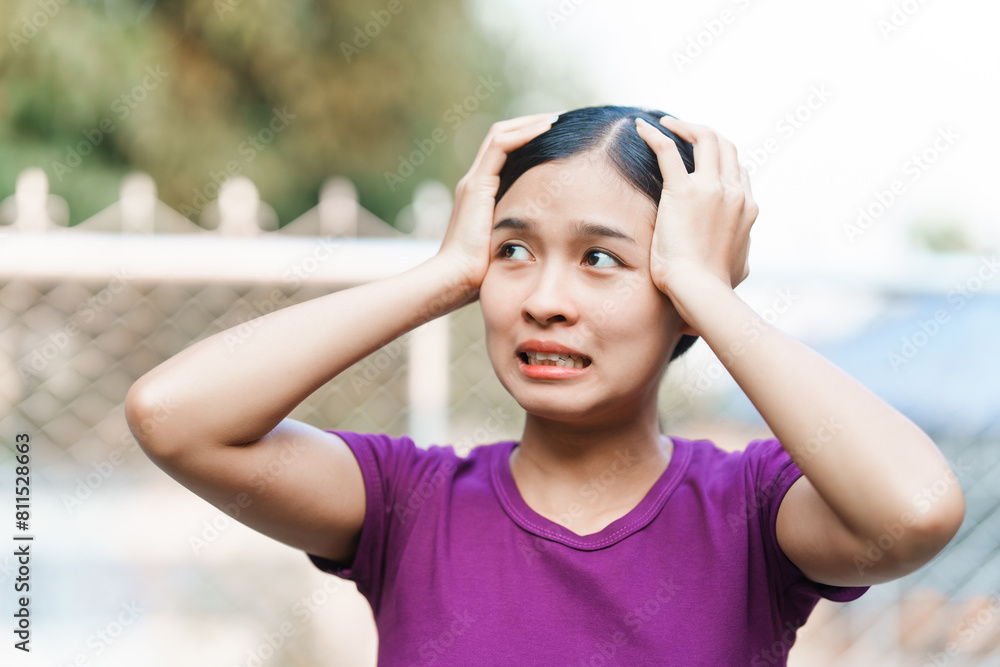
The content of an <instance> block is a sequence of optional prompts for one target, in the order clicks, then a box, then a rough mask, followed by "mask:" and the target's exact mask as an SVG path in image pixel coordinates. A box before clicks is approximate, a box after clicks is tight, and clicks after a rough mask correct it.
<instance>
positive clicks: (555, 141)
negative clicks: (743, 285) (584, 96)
mask: <svg viewBox="0 0 1000 667" xmlns="http://www.w3.org/2000/svg"><path fill="white" fill-rule="evenodd" d="M663 116H670V117H671V118H676V116H672V115H671V114H667V113H664V112H662V111H656V110H653V109H641V108H639V107H621V106H599V107H584V108H582V109H574V110H572V111H567V112H565V113H563V114H560V116H559V119H558V120H557V121H556V122H555V123H553V124H552V127H551V128H550V129H548V130H546V131H545V132H543V133H542V134H540V135H538V136H537V137H535V138H534V139H532V140H531V141H529V142H528V143H526V144H525V145H523V146H521V147H520V148H517V149H515V150H513V151H511V152H510V153H509V154H508V155H507V159H506V161H505V162H504V165H503V167H502V168H501V169H500V187H499V188H498V189H497V194H496V202H497V203H499V202H500V199H501V198H502V197H503V196H504V194H505V193H506V192H507V190H509V189H510V186H512V185H513V184H514V181H516V180H517V179H518V178H520V177H521V176H522V175H524V173H525V172H526V171H528V170H529V169H531V168H532V167H537V166H538V165H540V164H545V163H546V162H550V161H552V160H560V159H564V158H569V157H572V156H574V155H578V154H581V153H587V152H597V153H599V154H603V156H604V157H605V158H607V160H608V162H609V163H610V164H611V165H612V166H613V167H614V169H615V171H617V172H618V174H619V175H620V176H621V177H622V178H623V179H625V182H626V183H628V184H629V185H630V186H632V187H633V188H635V189H636V190H637V191H639V192H640V193H641V194H643V195H645V196H646V197H647V198H648V199H649V200H650V201H651V202H653V205H654V206H659V204H660V193H661V192H662V191H663V174H662V173H661V172H660V165H659V163H658V162H657V160H656V153H654V152H653V149H652V148H650V147H649V145H648V144H647V143H646V142H645V140H644V139H643V138H642V137H640V136H639V133H638V132H637V131H636V129H635V119H636V118H642V119H643V120H645V121H647V122H648V123H649V124H650V125H652V126H653V127H655V128H656V129H658V130H659V131H660V132H662V133H663V134H665V135H667V136H668V137H670V138H671V139H672V140H673V141H674V143H675V144H676V145H677V148H678V151H679V152H680V156H681V161H682V162H684V167H685V168H686V169H687V171H688V173H689V174H690V173H691V172H693V171H694V151H693V150H692V147H691V144H690V143H688V142H686V141H684V140H683V139H681V138H680V137H678V136H677V135H676V134H674V133H673V132H671V131H670V130H668V129H667V128H665V127H664V126H663V125H660V118H662V117H663ZM696 340H698V337H697V336H689V335H687V334H684V335H683V336H681V338H680V340H679V341H677V346H676V347H674V351H673V353H672V354H671V355H670V361H673V360H674V359H676V358H677V357H679V356H681V355H682V354H684V353H685V352H686V351H687V350H688V348H690V347H691V346H692V345H694V342H695V341H696Z"/></svg>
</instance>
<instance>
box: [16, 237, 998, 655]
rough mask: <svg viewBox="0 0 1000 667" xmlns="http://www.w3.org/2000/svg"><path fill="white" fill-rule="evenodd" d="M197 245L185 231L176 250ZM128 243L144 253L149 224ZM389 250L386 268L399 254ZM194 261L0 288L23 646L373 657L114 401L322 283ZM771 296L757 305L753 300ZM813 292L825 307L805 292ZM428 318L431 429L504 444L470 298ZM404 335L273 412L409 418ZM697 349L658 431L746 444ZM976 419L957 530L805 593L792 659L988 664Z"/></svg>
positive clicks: (405, 423)
mask: <svg viewBox="0 0 1000 667" xmlns="http://www.w3.org/2000/svg"><path fill="white" fill-rule="evenodd" d="M77 233H78V234H85V232H77ZM200 242H205V241H204V240H203V239H201V240H199V239H191V240H190V243H191V244H192V245H191V250H192V253H194V252H195V249H194V245H196V244H197V243H200ZM66 243H67V241H66V240H65V239H63V240H60V241H59V244H61V245H65V244H66ZM144 243H147V244H149V245H150V247H151V248H153V249H155V248H156V244H157V243H158V239H157V238H156V237H153V236H151V237H148V238H146V239H145V241H144ZM255 243H258V244H264V245H267V244H270V243H272V241H270V240H269V239H259V240H257V241H255ZM274 243H277V242H274ZM349 243H353V242H349ZM387 243H388V242H387ZM59 244H53V247H54V246H55V245H59ZM274 247H275V248H277V245H275V246H274ZM357 247H358V248H360V247H361V246H360V245H359V246H357ZM386 247H387V248H388V246H386ZM394 247H397V248H398V246H394ZM386 252H387V253H388V252H389V251H388V250H387V251H386ZM417 254H419V253H417ZM377 255H378V252H377V251H376V252H375V255H373V256H377ZM404 255H405V253H404ZM386 256H389V255H386ZM40 261H41V260H40ZM49 261H51V260H49ZM177 261H184V257H182V256H179V257H178V258H177ZM248 261H251V260H248ZM393 261H394V260H387V263H386V265H385V266H384V267H383V271H384V272H385V273H386V274H391V273H396V272H398V271H400V270H402V268H403V267H402V266H401V265H399V264H395V265H394V264H392V262H393ZM410 263H411V264H415V263H417V262H416V261H415V260H414V259H413V257H411V262H410ZM114 265H115V262H113V261H109V262H108V264H107V266H109V267H110V266H114ZM225 271H230V272H231V273H232V274H233V275H223V274H224V273H225ZM192 272H193V273H196V274H198V275H196V276H194V277H192V278H189V279H187V280H182V279H174V280H150V279H148V277H147V278H146V279H143V278H142V277H139V278H135V277H131V278H130V277H128V276H123V275H116V273H115V272H114V271H112V270H110V269H109V270H108V275H106V276H104V277H103V278H100V279H97V278H94V277H91V278H88V279H81V278H73V277H64V278H59V277H47V276H46V275H44V272H41V271H40V272H38V273H37V274H30V273H29V274H22V275H16V276H10V277H9V280H7V281H6V282H5V283H4V284H3V285H2V286H0V318H2V319H0V355H2V368H0V370H2V375H0V401H2V404H3V408H4V409H3V410H2V411H0V427H2V429H0V433H3V439H4V443H5V450H4V459H5V462H4V470H5V479H6V478H10V477H12V472H11V471H12V462H11V458H12V451H11V446H12V445H11V443H12V438H13V434H16V433H28V434H29V435H30V437H31V438H32V443H33V448H32V457H33V458H32V461H33V466H34V467H33V475H34V481H35V484H36V485H37V486H36V487H35V488H34V490H33V494H35V495H34V496H33V498H34V502H35V503H36V505H35V514H34V516H35V519H34V521H35V530H36V532H37V534H38V537H37V541H36V544H35V549H36V558H37V560H36V561H35V563H36V568H35V570H34V572H33V576H35V577H36V581H37V588H36V589H35V590H37V593H36V596H35V597H34V598H33V602H32V604H33V605H34V609H35V613H36V614H37V619H38V621H37V623H38V624H39V626H40V627H42V628H44V630H41V631H40V633H41V634H44V636H45V639H41V638H40V639H39V640H38V643H39V650H40V654H41V655H44V656H46V657H47V658H50V659H51V660H52V662H51V664H87V663H86V662H85V661H87V660H90V661H92V664H98V665H105V664H107V665H112V664H115V665H117V664H130V665H132V664H144V665H159V664H164V665H167V664H170V665H173V664H189V665H193V664H206V665H208V664H211V665H217V664H227V665H229V664H239V665H263V664H275V665H303V666H305V665H315V664H337V665H350V664H356V665H365V664H374V655H375V637H376V635H375V629H374V624H373V621H372V618H371V613H370V610H369V609H368V607H367V603H366V602H365V601H364V599H363V598H361V596H360V594H358V593H357V591H356V589H355V587H354V585H353V584H350V583H347V582H343V581H341V580H339V579H337V578H336V577H330V576H329V575H325V574H322V573H320V572H318V571H317V570H315V568H313V566H312V565H311V564H309V563H308V561H307V559H306V558H305V556H304V554H302V553H301V552H298V551H295V550H293V549H290V548H288V547H286V546H284V545H281V544H279V543H277V542H274V541H273V540H270V539H269V538H267V537H264V536H262V535H260V534H258V533H255V532H254V531H252V530H250V529H248V528H246V527H245V526H243V525H242V524H239V523H238V522H237V521H234V520H233V519H232V518H231V517H230V516H228V515H227V514H226V513H224V512H222V511H221V510H219V509H217V508H215V507H213V506H211V505H208V504H207V503H205V502H204V501H201V500H200V499H198V498H197V497H195V496H194V495H193V494H191V493H190V492H189V491H187V490H186V489H184V488H183V487H181V486H180V485H178V484H177V483H176V482H174V481H173V480H171V479H170V478H169V477H167V476H166V475H165V474H163V473H162V472H161V471H160V470H158V469H157V468H156V467H155V466H154V465H153V464H152V463H151V462H150V460H149V459H148V458H146V457H145V456H144V455H143V453H142V452H141V450H139V449H138V447H137V446H136V444H135V441H134V440H133V439H132V436H131V434H130V432H129V429H128V427H127V425H126V423H125V417H124V412H123V408H122V406H123V401H124V398H125V395H126V393H127V391H128V389H129V388H130V386H131V385H132V383H133V382H134V381H135V380H136V379H137V378H139V377H140V376H141V375H143V374H144V373H145V372H146V371H148V370H150V369H151V368H153V367H155V366H156V365H158V364H159V363H161V362H163V361H164V360H166V359H168V358H170V357H172V356H173V355H175V354H177V353H178V352H179V351H181V350H182V349H184V348H185V347H187V346H189V345H191V344H192V343H194V342H196V341H198V340H201V339H203V338H205V337H208V336H211V335H213V334H214V333H216V332H219V331H223V330H227V329H231V328H233V327H237V328H236V329H235V330H234V331H235V334H236V335H237V336H238V335H240V334H239V332H240V328H239V327H241V326H242V327H246V329H247V331H252V328H253V318H255V317H257V316H259V315H261V314H263V313H265V312H270V311H271V310H275V309H278V308H283V307H287V306H290V305H292V304H294V303H300V302H303V301H306V300H309V299H313V298H316V297H318V296H321V295H323V294H325V293H328V292H329V291H330V289H331V288H330V286H329V283H322V282H310V281H308V280H302V281H296V282H289V281H280V280H269V281H256V280H252V279H250V278H249V276H252V274H253V272H254V267H253V265H252V264H250V265H249V266H244V267H243V268H240V269H238V270H237V269H223V268H220V269H219V275H218V278H217V279H208V278H205V277H204V276H202V274H201V272H199V271H195V270H194V269H192ZM199 276H200V277H199ZM241 276H242V277H241ZM761 293H763V294H765V295H766V294H772V292H770V291H768V290H766V289H765V290H763V291H762V292H761ZM773 293H775V294H780V292H773ZM777 298H778V297H775V299H777ZM984 298H985V297H984ZM770 300H771V299H770V298H769V297H767V296H765V297H764V298H759V299H757V303H756V304H754V305H759V306H762V307H763V309H765V310H766V308H767V304H768V303H769V302H770ZM777 303H778V302H777V301H776V300H775V304H777ZM812 307H824V306H823V302H822V300H820V302H819V303H818V305H817V303H816V302H815V300H814V303H813V305H812ZM443 321H446V322H447V327H446V329H447V337H448V367H447V369H442V372H441V375H442V377H445V378H446V379H447V383H448V384H447V386H448V394H447V395H448V401H447V405H446V406H445V407H446V410H447V415H448V422H447V431H446V432H445V433H443V434H441V435H440V438H439V439H440V440H442V441H444V442H448V443H453V444H456V445H457V446H461V445H463V444H465V445H469V446H471V445H474V444H480V443H486V442H495V441H498V440H503V439H516V438H517V437H519V435H520V432H521V428H522V426H523V411H521V409H520V408H519V406H518V405H517V404H516V402H514V400H513V399H512V398H511V397H510V395H509V394H508V393H507V392H506V390H505V389H504V388H503V387H502V385H501V384H500V383H499V381H498V380H497V378H496V376H495V374H494V373H493V370H492V366H491V364H490V361H489V359H488V357H487V355H486V350H485V346H484V343H483V322H482V317H481V314H480V311H479V307H478V303H476V304H471V305H469V306H466V307H465V308H463V309H461V310H459V311H456V312H454V313H452V314H451V315H449V316H448V317H447V318H445V320H443ZM779 324H781V323H779ZM415 333H416V332H413V333H411V334H407V336H404V337H402V338H400V339H399V340H397V341H395V342H394V343H392V344H390V345H387V346H385V347H383V348H382V349H381V350H378V351H376V352H375V353H373V354H372V355H370V356H369V357H367V358H366V359H364V360H362V361H360V362H358V363H357V364H355V366H353V367H352V368H350V369H348V370H347V371H345V372H344V373H343V374H341V375H340V376H338V377H337V378H335V379H334V380H332V381H331V382H329V383H328V384H326V385H325V386H323V387H322V388H321V389H320V390H318V391H317V392H315V393H314V394H313V395H311V396H310V397H309V398H308V399H307V400H306V401H304V402H303V403H302V404H301V405H300V406H298V407H297V408H296V409H295V410H294V411H293V413H292V414H291V415H290V416H291V417H293V418H295V419H299V420H301V421H305V422H308V423H310V424H312V425H314V426H317V427H320V428H340V429H348V430H354V431H363V432H383V433H390V434H394V435H399V434H402V433H411V426H412V424H413V420H412V418H411V417H412V415H411V410H410V406H411V395H412V387H411V386H410V385H409V384H408V372H409V367H410V353H409V350H410V347H411V344H412V342H413V338H412V337H413V335H414V334H415ZM713 364H714V365H717V364H718V362H717V360H714V358H713V357H712V355H711V354H710V352H709V351H708V350H707V347H706V346H705V344H704V342H699V343H698V345H697V346H696V347H695V348H693V349H692V350H691V351H690V352H689V353H688V354H687V355H685V357H682V358H681V359H680V360H679V361H678V362H677V363H676V367H674V368H672V370H671V371H670V372H669V373H668V374H667V378H666V379H665V381H664V387H663V392H662V401H661V403H662V405H661V411H662V413H663V414H664V415H666V416H667V417H668V431H671V432H674V433H676V434H678V435H684V436H693V435H698V436H699V437H716V438H717V439H718V440H719V441H720V442H722V441H723V440H724V441H725V444H726V445H727V446H728V447H734V446H740V443H742V444H744V445H745V443H746V442H747V441H749V440H750V439H752V438H754V437H760V436H761V435H762V431H761V429H760V426H759V425H753V424H748V423H741V422H739V421H735V422H732V421H731V422H729V426H727V427H726V428H728V431H724V430H720V429H721V427H720V426H719V424H718V423H717V424H716V425H715V426H709V424H712V422H711V421H709V420H711V419H712V416H713V413H714V411H716V410H717V409H718V408H719V406H720V404H721V403H720V400H721V399H720V396H721V395H723V394H724V392H723V391H722V389H723V388H724V387H725V385H726V383H727V382H731V381H729V380H727V379H726V378H725V377H723V375H721V374H719V373H718V372H717V370H716V371H713V370H712V369H713ZM706 378H707V380H706ZM690 387H701V389H699V391H698V392H695V393H692V392H691V391H690V390H689V388H690ZM233 400H238V399H237V398H236V397H234V399H233ZM498 414H499V415H501V416H502V418H501V419H499V420H498V419H490V420H488V419H487V415H492V416H494V417H495V416H496V415H498ZM993 417H994V421H993V422H992V434H990V433H987V432H983V433H973V434H967V433H966V434H962V435H960V436H955V437H949V436H948V434H946V433H936V434H933V435H934V436H935V438H936V440H937V441H938V442H939V444H940V446H941V448H942V451H944V453H945V454H946V456H947V457H948V459H949V461H951V462H952V463H953V464H955V468H956V473H957V474H958V477H959V480H960V482H961V484H962V487H963V489H964V490H965V491H966V494H967V500H968V507H969V511H968V516H967V519H966V522H965V524H964V525H963V527H962V530H961V531H960V533H959V534H958V536H957V537H956V538H955V540H954V541H953V543H952V544H951V545H950V546H949V547H948V548H947V549H946V550H945V551H944V552H943V553H942V554H940V555H939V556H938V557H937V558H936V559H935V560H934V561H933V562H932V563H931V564H930V565H928V566H927V567H925V568H923V569H921V570H920V571H918V572H916V573H914V574H913V575H911V576H909V577H906V578H904V579H901V580H897V581H894V582H890V583H888V584H883V585H878V586H874V587H873V588H872V589H871V590H870V591H869V592H868V593H867V594H866V595H865V596H863V597H862V598H860V599H859V600H857V601H855V602H852V603H848V604H839V603H832V602H827V601H822V602H821V603H820V605H819V606H818V607H817V609H816V610H815V612H814V613H813V616H812V617H811V618H810V620H809V622H808V623H807V625H806V626H805V627H803V628H802V629H801V630H800V631H799V635H798V641H797V643H796V644H795V647H794V648H793V649H792V651H791V655H790V664H793V665H796V664H797V665H945V664H948V665H973V664H976V665H978V664H982V665H986V664H1000V649H998V648H997V647H998V643H1000V637H998V627H1000V624H998V618H997V611H1000V607H998V604H997V600H998V596H997V593H998V590H1000V589H998V585H1000V581H998V577H997V576H996V575H997V573H998V569H1000V550H998V548H997V545H998V544H1000V539H998V538H1000V530H998V527H1000V512H998V508H1000V498H998V493H997V491H996V487H997V485H996V482H995V480H996V479H997V474H996V473H997V472H998V471H1000V465H998V464H1000V457H998V455H997V452H998V448H997V446H996V445H997V438H996V437H995V436H996V433H997V429H996V425H997V423H1000V419H997V418H998V417H1000V415H994V416H993ZM487 424H489V426H487ZM496 424H499V427H497V426H496ZM711 428H715V429H716V430H715V431H714V432H713V431H711V430H710V429H711ZM418 444H421V445H425V446H426V445H427V444H431V443H430V442H426V441H424V442H421V441H420V440H419V439H418ZM8 488H9V487H8ZM14 572H15V570H14V569H13V563H12V560H11V558H10V557H9V556H8V557H7V558H6V560H3V559H0V578H3V579H4V580H5V581H4V583H3V585H4V586H7V585H9V581H8V580H9V579H10V578H11V577H12V576H13V573H14ZM4 613H5V614H6V613H7V611H6V610H5V612H4ZM8 618H9V616H8ZM151 654H152V655H151ZM74 661H77V662H74ZM991 661H992V662H991Z"/></svg>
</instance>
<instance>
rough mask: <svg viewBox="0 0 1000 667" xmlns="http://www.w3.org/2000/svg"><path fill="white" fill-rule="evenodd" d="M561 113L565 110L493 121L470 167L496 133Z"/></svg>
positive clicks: (477, 161)
mask: <svg viewBox="0 0 1000 667" xmlns="http://www.w3.org/2000/svg"><path fill="white" fill-rule="evenodd" d="M563 113H565V111H560V112H558V113H533V114H528V115H526V116H518V117H517V118H510V119H508V120H501V121H498V122H496V123H494V124H493V125H492V127H490V130H489V132H487V133H486V137H485V138H484V139H483V142H482V143H481V144H480V145H479V151H477V152H476V157H475V158H474V159H473V160H472V167H471V168H470V169H475V168H476V166H477V165H478V164H479V162H480V161H481V160H482V159H483V154H484V153H485V152H486V148H487V147H488V146H489V144H490V139H492V138H493V137H494V136H496V135H497V134H500V133H503V132H509V131H510V130H517V129H521V128H525V127H528V126H531V125H536V124H538V123H540V122H542V121H546V120H548V119H550V118H552V117H558V116H559V115H560V114H563Z"/></svg>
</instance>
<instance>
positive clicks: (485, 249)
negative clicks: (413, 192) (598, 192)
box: [435, 113, 557, 303]
mask: <svg viewBox="0 0 1000 667" xmlns="http://www.w3.org/2000/svg"><path fill="white" fill-rule="evenodd" d="M556 117H557V115H556V114H551V113H536V114H531V115H527V116H518V117H517V118H511V119H510V120H503V121H499V122H497V123H494V124H493V125H492V126H491V127H490V131H489V132H488V133H487V134H486V138H485V139H483V143H482V144H481V145H480V146H479V152H478V153H477V154H476V159H475V160H474V161H473V163H472V167H471V168H470V169H469V171H468V173H467V174H465V176H463V177H462V178H461V179H460V180H459V181H458V185H457V186H455V205H454V207H453V208H452V211H451V219H450V220H449V221H448V231H447V232H445V235H444V240H443V241H442V242H441V247H440V249H439V250H438V252H437V255H436V256H435V257H436V258H439V259H441V260H442V261H446V262H448V263H449V265H450V266H452V267H453V268H454V270H456V271H458V273H459V275H460V276H461V284H462V285H463V288H465V289H467V290H468V292H469V298H468V301H467V302H468V303H471V302H472V301H474V300H475V299H476V298H478V291H479V286H480V285H481V284H482V282H483V278H484V277H485V276H486V269H487V268H489V265H490V237H491V235H492V231H493V209H494V207H495V205H496V194H497V190H498V189H499V187H500V169H501V167H503V164H504V162H505V161H506V160H507V154H508V153H510V152H511V151H512V150H514V149H516V148H520V147H521V146H523V145H524V144H526V143H528V142H529V141H531V140H532V139H533V138H535V137H536V136H538V135H539V134H541V133H542V132H544V131H545V130H547V129H549V128H550V127H552V123H553V122H555V120H554V119H555V118H556Z"/></svg>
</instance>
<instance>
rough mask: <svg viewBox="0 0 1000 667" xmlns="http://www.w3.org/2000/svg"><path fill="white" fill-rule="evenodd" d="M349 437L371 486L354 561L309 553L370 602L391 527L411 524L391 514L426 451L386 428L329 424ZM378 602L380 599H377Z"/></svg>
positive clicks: (384, 559)
mask: <svg viewBox="0 0 1000 667" xmlns="http://www.w3.org/2000/svg"><path fill="white" fill-rule="evenodd" d="M328 432H330V433H335V434H336V435H339V436H340V437H341V438H343V440H344V442H346V443H347V446H348V447H349V448H350V450H351V452H352V453H353V454H354V457H355V458H356V459H357V461H358V466H359V467H360V468H361V477H362V479H363V480H364V488H365V520H364V524H363V525H362V528H361V534H360V539H359V542H358V549H357V553H356V555H355V557H354V561H353V562H352V563H350V564H345V563H338V562H335V561H332V560H330V559H328V558H323V557H322V556H317V555H315V554H310V553H306V555H307V556H308V557H309V560H310V561H312V563H313V564H314V565H315V566H316V567H318V568H319V569H320V570H322V571H324V572H327V573H329V574H333V575H336V576H338V577H341V578H343V579H349V580H351V581H353V582H355V583H356V584H357V586H358V591H359V592H360V593H361V594H362V595H364V596H365V597H366V598H368V600H369V602H373V601H374V600H377V599H378V597H379V595H380V593H381V584H382V581H383V579H384V575H385V569H386V567H387V550H388V544H389V543H390V540H391V539H393V538H394V537H395V538H396V539H398V536H393V535H390V530H393V529H400V527H402V526H405V524H404V523H402V522H394V521H392V520H391V513H392V511H393V508H394V507H400V505H399V504H398V502H397V498H399V497H401V495H402V494H404V493H405V491H406V489H408V488H412V486H413V484H414V482H413V480H414V479H416V478H417V477H418V476H419V470H418V469H419V463H420V460H421V458H422V457H421V454H422V453H425V450H423V449H421V448H419V447H417V445H416V443H414V442H413V440H412V439H410V438H409V437H407V436H401V437H392V436H389V435H385V434H370V433H354V432H352V431H338V430H331V429H328ZM373 604H374V603H373Z"/></svg>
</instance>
